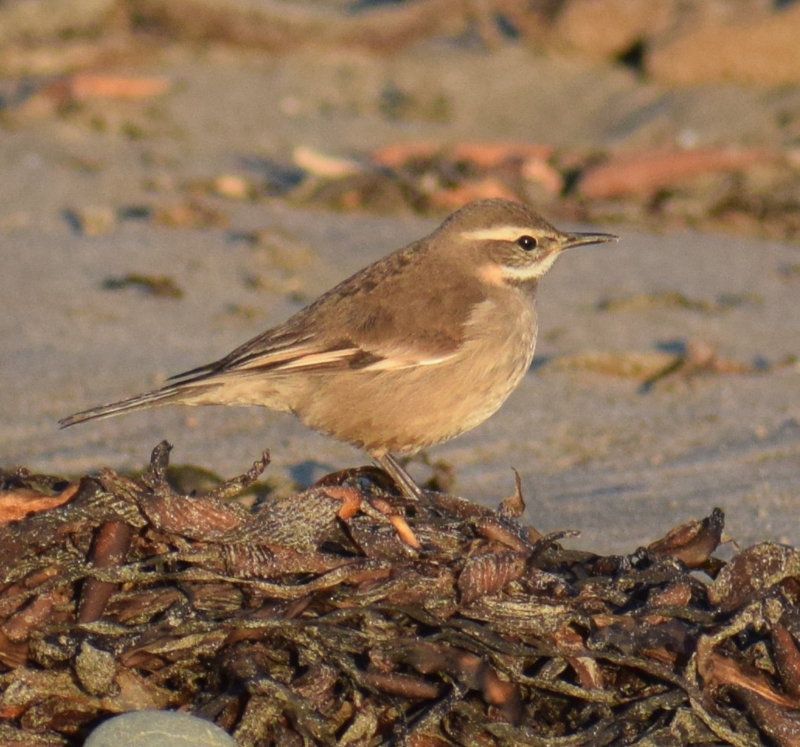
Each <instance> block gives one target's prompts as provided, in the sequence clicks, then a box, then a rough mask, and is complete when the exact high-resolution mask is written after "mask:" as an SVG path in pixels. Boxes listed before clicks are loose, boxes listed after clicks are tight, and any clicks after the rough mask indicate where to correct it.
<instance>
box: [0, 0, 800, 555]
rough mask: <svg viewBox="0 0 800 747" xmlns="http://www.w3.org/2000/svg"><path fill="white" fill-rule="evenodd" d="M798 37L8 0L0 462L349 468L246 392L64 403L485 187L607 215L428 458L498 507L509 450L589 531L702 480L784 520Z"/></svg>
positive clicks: (186, 363)
mask: <svg viewBox="0 0 800 747" xmlns="http://www.w3.org/2000/svg"><path fill="white" fill-rule="evenodd" d="M798 38H800V4H797V3H794V2H781V3H773V2H763V1H755V0H728V1H724V0H716V1H715V0H712V1H711V2H700V0H697V1H696V2H677V0H675V1H673V2H669V1H663V0H662V1H661V2H659V3H652V2H649V0H638V1H637V0H565V1H564V2H556V1H555V0H551V1H549V2H548V1H546V0H541V1H540V2H536V1H535V0H532V1H531V2H527V3H526V2H515V1H514V0H500V1H499V2H497V3H494V4H493V3H480V4H476V3H466V2H460V1H456V0H416V1H413V0H406V1H405V2H398V3H390V4H369V3H345V2H330V3H320V2H317V3H310V2H309V3H285V2H262V1H257V0H249V1H245V0H163V1H161V2H159V1H158V0H130V1H129V2H119V1H118V0H0V166H1V168H2V179H0V251H2V258H3V259H2V272H0V331H1V334H0V345H2V348H0V351H1V352H0V392H2V394H1V395H0V465H2V466H10V465H14V464H23V465H26V466H28V467H30V468H31V469H34V470H39V471H44V472H51V473H64V474H80V473H84V472H91V471H93V470H96V469H98V468H100V467H103V466H109V467H113V468H125V469H131V468H140V467H142V466H144V465H145V464H146V462H147V459H148V456H149V452H150V449H151V448H152V446H154V445H155V443H157V442H158V441H159V440H161V439H162V438H167V439H168V440H170V441H171V442H172V443H173V444H175V447H176V448H175V451H174V455H173V461H175V462H178V463H193V464H197V465H202V466H203V467H206V468H208V469H211V470H214V471H216V472H218V473H220V474H223V475H226V476H229V475H232V474H234V473H238V472H241V471H243V470H244V469H246V468H247V467H249V465H250V464H251V463H252V461H253V460H254V459H255V458H256V457H257V456H258V454H259V453H260V452H261V450H262V449H264V448H269V449H270V450H271V452H272V457H273V464H272V465H271V466H270V467H269V469H268V472H267V480H268V481H269V482H270V483H271V484H272V485H273V486H274V487H275V488H276V489H278V490H281V491H284V490H289V489H292V488H293V487H295V486H297V485H306V484H308V483H309V482H310V481H313V480H314V479H317V478H318V477H320V476H321V475H322V474H324V473H325V472H326V471H331V470H334V469H340V468H344V467H348V466H354V465H357V464H362V463H365V462H366V461H367V460H366V458H365V457H364V456H363V455H361V454H359V453H358V452H356V451H354V450H352V449H350V448H349V447H347V446H343V445H340V444H337V443H335V442H332V441H330V440H328V439H324V438H322V437H320V436H317V435H316V434H313V433H311V432H310V431H308V430H307V429H305V428H304V427H303V426H302V425H300V424H299V423H296V422H294V421H293V420H292V419H290V418H288V417H285V416H281V415H277V414H275V413H271V412H269V411H261V410H258V409H245V410H236V409H222V408H219V409H218V408H205V409H198V410H189V409H181V408H166V409H163V410H157V411H152V412H145V413H139V414H136V415H131V416H127V417H125V418H119V419H115V420H110V421H105V422H102V423H93V424H88V425H85V426H81V427H79V428H74V429H70V430H68V431H58V430H57V426H56V420H57V419H58V418H59V417H62V416H64V415H66V414H69V413H71V412H74V411H76V410H79V409H85V408H86V407H88V406H91V405H94V404H97V403H100V402H106V401H110V400H113V399H119V398H122V397H124V396H128V395H131V394H134V393H138V392H140V391H143V390H145V389H148V388H151V387H153V386H156V385H159V384H160V383H162V382H163V381H164V379H165V377H166V376H168V375H170V374H173V373H177V372H179V371H183V370H186V369H188V368H191V367H193V366H195V365H198V364H200V363H204V362H207V361H209V360H212V359H214V358H217V357H220V356H222V355H223V354H225V353H227V352H228V351H229V350H230V349H231V348H232V347H234V346H235V345H237V344H239V343H241V342H243V341H245V340H246V339H248V338H249V337H251V336H252V335H254V334H256V333H258V332H260V331H262V330H263V329H265V328H266V327H268V326H270V325H272V324H275V323H277V322H279V321H281V320H282V319H284V318H285V317H286V316H288V315H289V314H290V313H293V312H294V311H296V310H298V309H299V308H301V307H302V306H303V305H304V304H305V303H307V302H308V301H310V300H312V299H313V298H314V297H315V296H316V295H317V294H319V293H320V292H322V291H323V290H325V289H326V288H328V287H329V286H330V285H332V284H333V283H334V282H336V281H338V280H340V279H342V278H343V277H345V276H346V275H347V274H349V273H351V272H353V271H355V270H357V269H359V268H360V267H362V266H363V265H365V264H366V263H368V262H370V261H372V260H374V259H376V258H377V257H379V256H381V255H383V254H385V253H387V252H388V251H390V250H392V249H394V248H397V247H399V246H401V245H403V244H405V243H407V242H408V241H410V240H412V239H414V238H417V237H418V236H420V235H422V234H423V233H425V232H426V231H428V230H429V229H430V228H431V227H432V226H434V225H435V224H436V222H437V221H438V220H439V219H440V218H441V217H442V216H443V215H445V214H446V213H447V212H449V211H450V210H451V209H453V208H455V207H457V206H458V205H460V204H463V202H466V201H468V200H470V199H474V198H475V197H481V196H488V195H505V196H509V197H515V198H518V199H523V200H527V201H529V202H531V203H532V204H534V205H536V206H537V207H538V208H539V209H540V210H541V211H542V212H543V213H544V214H545V215H547V216H548V217H549V218H551V219H552V220H553V221H555V222H557V223H558V224H559V225H560V226H567V225H570V226H577V225H580V224H586V223H588V222H591V223H594V224H599V225H601V226H602V227H603V228H604V229H605V230H612V231H614V232H616V233H618V234H620V236H621V237H622V240H621V241H620V243H619V244H618V245H614V246H611V247H603V248H597V249H587V250H584V251H575V252H572V253H569V254H568V255H566V256H565V257H564V258H563V259H561V260H560V261H559V263H558V265H557V266H556V267H555V268H554V270H553V271H551V273H550V274H548V276H547V278H546V279H545V280H544V282H543V284H542V289H541V293H540V307H539V308H540V339H539V345H538V351H537V359H536V361H535V363H534V367H533V369H532V371H531V372H530V374H529V375H528V376H527V377H526V380H525V382H524V383H523V385H522V386H521V387H520V389H519V391H518V392H516V393H515V394H514V395H513V397H512V399H511V400H510V401H509V403H508V404H507V405H506V406H505V407H504V408H503V409H502V410H501V411H500V412H499V413H498V414H497V415H496V416H495V417H494V418H493V419H491V420H490V421H489V422H488V423H486V424H485V425H483V426H481V427H479V428H478V429H476V430H475V431H473V432H471V433H469V434H467V435H465V436H464V437H462V438H460V439H457V440H455V441H453V442H451V443H449V444H446V445H443V446H440V447H437V448H435V449H432V450H431V451H430V454H429V455H428V456H429V458H430V460H432V461H436V460H444V461H445V462H446V463H448V464H449V465H451V466H452V468H453V469H454V473H455V485H454V489H455V490H456V491H457V492H459V493H461V494H463V495H466V496H468V497H471V498H475V499H478V500H480V501H482V502H486V503H489V504H492V505H493V504H495V503H496V502H497V501H499V500H500V499H501V498H503V497H505V496H506V495H508V494H509V493H510V492H512V490H513V485H514V480H513V473H512V471H511V468H512V467H514V468H516V469H517V470H519V472H520V474H521V476H522V481H523V490H524V495H525V496H526V499H527V501H528V515H527V517H526V518H527V519H529V520H530V521H531V522H532V523H533V524H535V525H536V526H537V527H538V528H540V529H541V530H544V531H550V530H555V529H562V528H570V529H580V530H581V531H582V533H583V535H582V538H581V539H580V540H576V541H575V542H576V544H578V545H582V546H585V547H591V548H592V549H594V550H598V551H601V550H605V551H607V550H618V551H631V550H633V549H634V548H635V547H636V545H637V544H641V543H646V542H648V541H650V540H652V539H654V538H655V537H658V536H660V535H661V534H663V532H664V531H665V530H666V529H667V528H668V527H670V526H672V525H673V524H675V523H677V522H679V521H682V520H684V519H685V518H687V517H689V516H701V515H705V514H707V513H708V512H710V511H711V509H712V508H713V507H714V506H717V505H718V506H721V507H722V508H724V509H725V510H726V513H727V516H728V533H729V534H730V536H732V537H734V538H735V539H737V540H738V541H739V542H741V543H743V544H747V543H751V542H754V541H758V540H763V539H777V540H780V541H784V542H791V543H793V544H798V543H800V525H799V524H798V522H797V521H796V520H795V519H794V517H795V516H796V514H797V510H798V507H800V368H799V367H798V359H797V356H798V351H800V322H799V321H798V320H800V251H798V246H797V241H798V234H799V233H800V189H798V188H799V187H800V46H798V45H797V42H796V40H797V39H798ZM412 471H414V472H415V474H417V475H418V476H419V477H420V478H421V479H425V478H426V477H427V476H429V474H430V472H431V468H430V467H428V466H426V465H425V464H423V463H422V462H415V463H414V464H413V465H412Z"/></svg>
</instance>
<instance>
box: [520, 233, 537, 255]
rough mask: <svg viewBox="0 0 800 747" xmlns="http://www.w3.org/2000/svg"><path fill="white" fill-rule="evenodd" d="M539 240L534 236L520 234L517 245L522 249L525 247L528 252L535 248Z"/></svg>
mask: <svg viewBox="0 0 800 747" xmlns="http://www.w3.org/2000/svg"><path fill="white" fill-rule="evenodd" d="M537 244H538V242H537V241H536V239H534V238H533V236H520V237H519V238H518V239H517V246H518V247H519V248H520V249H524V250H525V251H526V252H529V251H530V250H531V249H535V248H536V246H537Z"/></svg>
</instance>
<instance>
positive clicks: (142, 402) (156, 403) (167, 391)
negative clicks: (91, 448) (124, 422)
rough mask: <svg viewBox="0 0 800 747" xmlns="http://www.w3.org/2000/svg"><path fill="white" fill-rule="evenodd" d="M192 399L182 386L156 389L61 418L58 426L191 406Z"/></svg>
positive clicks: (67, 426)
mask: <svg viewBox="0 0 800 747" xmlns="http://www.w3.org/2000/svg"><path fill="white" fill-rule="evenodd" d="M206 388H207V387H205V386H202V385H201V386H196V387H192V389H197V390H199V391H198V392H197V394H200V392H201V391H202V390H204V389H206ZM191 400H192V397H191V395H190V394H188V392H187V387H186V386H185V385H182V384H178V385H174V386H166V387H164V388H163V389H156V390H155V391H153V392H145V393H144V394H139V395H137V396H136V397H130V398H129V399H123V400H121V401H120V402H111V403H110V404H108V405H100V406H99V407H93V408H92V409H91V410H84V411H83V412H76V413H75V414H74V415H70V416H69V417H66V418H62V419H61V420H59V421H58V422H59V425H60V426H61V427H62V428H69V426H71V425H77V424H78V423H83V422H85V421H87V420H99V419H101V418H111V417H114V416H115V415H121V414H122V413H125V412H133V411H134V410H146V409H148V408H150V407H160V406H161V405H169V404H177V403H180V404H184V405H187V404H188V405H190V404H192V401H191Z"/></svg>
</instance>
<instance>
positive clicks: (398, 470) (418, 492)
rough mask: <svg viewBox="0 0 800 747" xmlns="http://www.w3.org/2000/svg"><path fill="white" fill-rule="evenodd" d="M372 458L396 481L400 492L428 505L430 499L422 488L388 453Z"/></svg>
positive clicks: (374, 455) (375, 455)
mask: <svg viewBox="0 0 800 747" xmlns="http://www.w3.org/2000/svg"><path fill="white" fill-rule="evenodd" d="M372 458H373V459H374V460H375V461H376V462H377V463H378V464H379V465H380V466H381V469H382V470H383V471H384V472H386V474H388V475H389V477H391V478H392V480H394V482H395V485H397V487H398V488H400V492H401V493H402V494H403V495H404V496H406V497H407V498H410V499H411V500H412V501H421V502H422V503H427V502H428V498H427V496H426V495H425V493H423V492H422V488H420V487H419V485H417V483H415V482H414V480H413V478H412V477H411V475H409V474H408V472H406V471H405V470H404V469H403V468H402V467H401V466H400V463H399V462H398V461H397V460H396V459H395V458H394V457H393V456H392V455H391V454H389V453H388V452H387V453H386V454H381V455H377V454H373V455H372Z"/></svg>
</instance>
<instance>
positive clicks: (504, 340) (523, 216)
mask: <svg viewBox="0 0 800 747" xmlns="http://www.w3.org/2000/svg"><path fill="white" fill-rule="evenodd" d="M616 238H617V237H616V236H613V235H611V234H606V233H565V232H563V231H559V230H558V229H557V228H555V227H553V226H551V225H550V224H549V223H548V222H547V221H545V220H544V219H543V218H541V217H540V216H539V215H538V214H537V213H535V212H534V211H533V210H531V209H530V208H529V207H527V206H525V205H521V204H519V203H515V202H511V201H509V200H501V199H492V200H478V201H476V202H472V203H470V204H468V205H466V206H465V207H463V208H461V209H460V210H458V211H457V212H455V213H453V214H452V215H451V216H450V217H449V218H447V219H446V220H445V221H444V223H442V225H441V226H439V228H437V229H436V230H435V231H434V232H433V233H432V234H430V235H429V236H426V237H425V238H423V239H420V240H419V241H415V242H414V243H412V244H409V245H408V246H406V247H404V248H403V249H398V250H397V251H395V252H394V253H392V254H390V255H388V256H387V257H384V258H383V259H381V260H378V261H377V262H375V263H374V264H371V265H369V266H368V267H365V268H364V269H363V270H361V271H360V272H357V273H356V274H355V275H353V276H352V277H350V278H348V279H347V280H345V281H343V282H341V283H339V285H337V286H336V287H335V288H332V289H331V290H329V291H328V292H327V293H325V294H324V295H322V296H320V297H319V298H318V299H317V300H316V301H315V302H314V303H312V304H311V305H310V306H307V307H306V308H304V309H303V310H301V311H300V312H298V313H297V314H295V315H294V316H293V317H291V318H290V319H288V320H287V321H285V322H284V323H283V324H279V325H278V326H277V327H273V328H272V329H268V330H267V331H266V332H264V333H263V334H260V335H259V336H258V337H254V338H253V339H252V340H250V341H249V342H246V343H245V344H244V345H242V346H241V347H238V348H237V349H236V350H234V351H233V352H232V353H230V354H228V355H226V356H225V357H224V358H222V359H220V360H218V361H215V362H214V363H209V364H207V365H205V366H200V367H199V368H194V369H192V370H191V371H187V372H186V373H183V374H179V375H178V376H174V377H172V379H171V381H174V383H172V384H168V385H167V386H165V387H163V388H162V389H158V390H156V391H153V392H148V393H146V394H141V395H139V396H136V397H132V398H130V399H125V400H122V401H121V402H113V403H111V404H108V405H102V406H100V407H95V408H92V409H91V410H86V411H85V412H79V413H77V414H75V415H71V416H70V417H68V418H64V419H63V420H61V421H60V423H61V426H62V427H67V426H70V425H75V424H76V423H81V422H83V421H85V420H92V419H94V418H106V417H111V416H112V415H118V414H120V413H123V412H130V411H132V410H141V409H144V408H148V407H156V406H160V405H169V404H182V405H262V406H264V407H269V408H271V409H273V410H281V411H284V412H291V413H294V414H295V415H297V416H298V417H299V418H300V420H301V421H302V422H303V423H305V424H306V425H308V426H310V427H311V428H314V429H316V430H318V431H321V432H322V433H327V434H329V435H331V436H333V437H334V438H337V439H339V440H341V441H346V442H348V443H351V444H353V445H355V446H358V447H360V448H361V449H363V450H364V451H366V452H367V453H369V454H370V456H372V457H373V459H375V461H376V462H378V464H380V466H381V467H382V468H383V469H384V470H385V471H386V472H388V473H389V474H390V475H391V476H392V478H393V479H394V481H395V482H396V483H397V485H398V486H399V487H400V488H401V490H402V491H403V493H405V494H406V495H407V496H409V497H412V498H420V497H421V496H422V493H421V491H420V489H419V488H418V486H417V485H416V484H415V483H414V481H413V480H412V479H411V477H410V476H409V475H408V473H407V472H406V471H405V470H404V469H403V468H402V467H401V465H400V464H399V463H398V462H397V460H396V459H395V458H394V457H393V456H392V452H395V453H399V454H413V453H414V452H416V451H418V450H419V449H422V448H425V447H428V446H432V445H434V444H438V443H441V442H443V441H447V440H449V439H451V438H454V437H455V436H458V435H459V434H461V433H463V432H464V431H467V430H469V429H470V428H474V427H475V426H476V425H478V424H479V423H482V422H483V421H484V420H486V418H488V417H489V416H490V415H492V414H493V413H494V412H495V411H496V410H497V409H498V408H499V407H500V405H502V404H503V402H504V401H505V400H506V398H507V397H508V395H509V394H511V392H512V391H513V390H514V388H515V387H516V386H517V385H518V384H519V383H520V381H521V380H522V377H523V376H524V375H525V372H526V371H527V370H528V367H529V366H530V364H531V360H532V359H533V350H534V345H535V343H536V329H537V325H536V307H535V300H536V291H537V288H538V285H539V279H540V278H541V277H542V275H544V273H545V272H547V270H548V269H549V268H550V266H551V265H552V264H553V262H554V261H555V259H556V257H558V255H559V254H560V253H561V252H562V251H563V250H564V249H567V248H569V247H573V246H580V245H583V244H599V243H603V242H606V241H613V240H615V239H616Z"/></svg>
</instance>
